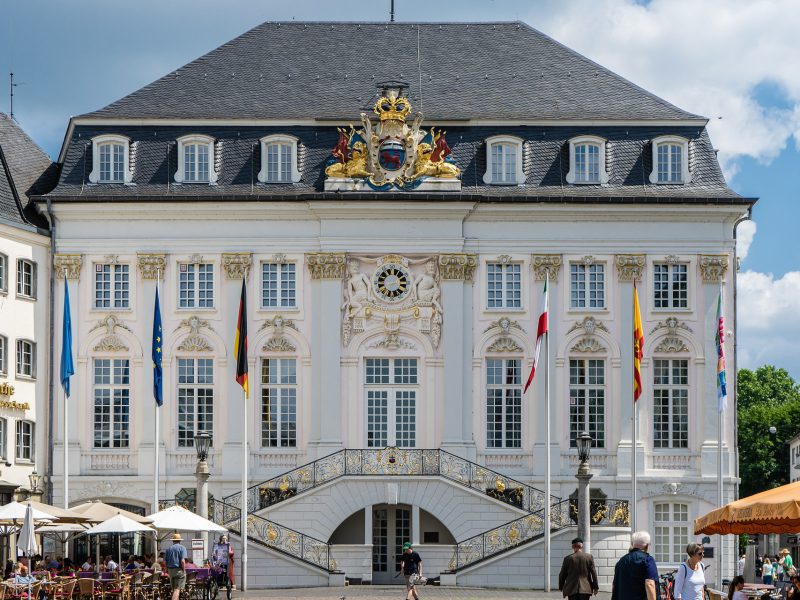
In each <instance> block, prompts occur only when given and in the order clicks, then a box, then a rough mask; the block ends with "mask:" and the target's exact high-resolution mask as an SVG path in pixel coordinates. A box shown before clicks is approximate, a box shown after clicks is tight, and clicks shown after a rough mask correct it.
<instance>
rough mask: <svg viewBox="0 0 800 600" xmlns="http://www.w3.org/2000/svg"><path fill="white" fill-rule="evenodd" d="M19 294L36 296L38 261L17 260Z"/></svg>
mask: <svg viewBox="0 0 800 600" xmlns="http://www.w3.org/2000/svg"><path fill="white" fill-rule="evenodd" d="M17 295H18V296H25V297H26V298H36V263H35V262H33V261H32V260H27V259H25V258H20V259H19V260H17Z"/></svg>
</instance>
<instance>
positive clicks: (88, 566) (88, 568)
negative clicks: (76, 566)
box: [81, 556, 94, 571]
mask: <svg viewBox="0 0 800 600" xmlns="http://www.w3.org/2000/svg"><path fill="white" fill-rule="evenodd" d="M91 561H92V559H91V557H89V556H87V557H86V560H85V561H83V564H82V565H81V571H93V570H94V565H92V562H91Z"/></svg>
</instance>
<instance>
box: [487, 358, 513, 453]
mask: <svg viewBox="0 0 800 600" xmlns="http://www.w3.org/2000/svg"><path fill="white" fill-rule="evenodd" d="M486 445H487V447H489V448H521V447H522V361H521V360H520V359H516V358H511V359H495V358H491V359H487V360H486Z"/></svg>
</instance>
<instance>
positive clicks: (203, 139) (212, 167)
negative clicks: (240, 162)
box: [175, 133, 218, 185]
mask: <svg viewBox="0 0 800 600" xmlns="http://www.w3.org/2000/svg"><path fill="white" fill-rule="evenodd" d="M176 141H177V142H178V169H177V171H175V183H188V184H201V185H202V184H207V185H215V184H216V183H217V178H218V174H217V169H216V166H217V163H216V140H214V138H213V137H211V136H209V135H204V134H200V133H191V134H189V135H184V136H182V137H179V138H178V139H177V140H176ZM192 144H206V145H208V179H207V180H205V181H203V180H197V181H187V180H186V173H185V171H184V167H185V161H184V153H185V151H186V146H190V145H192Z"/></svg>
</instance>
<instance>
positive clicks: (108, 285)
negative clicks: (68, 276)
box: [94, 263, 130, 308]
mask: <svg viewBox="0 0 800 600" xmlns="http://www.w3.org/2000/svg"><path fill="white" fill-rule="evenodd" d="M129 306H130V270H129V265H118V264H101V263H96V264H95V265H94V307H95V308H129Z"/></svg>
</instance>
